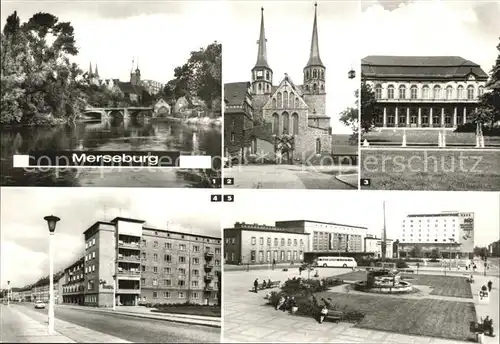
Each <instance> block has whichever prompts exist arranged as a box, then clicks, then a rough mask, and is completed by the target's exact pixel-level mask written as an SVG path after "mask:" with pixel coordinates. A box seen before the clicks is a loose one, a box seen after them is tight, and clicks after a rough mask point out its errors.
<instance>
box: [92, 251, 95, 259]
mask: <svg viewBox="0 0 500 344" xmlns="http://www.w3.org/2000/svg"><path fill="white" fill-rule="evenodd" d="M94 258H95V251H94V252H92V259H94Z"/></svg>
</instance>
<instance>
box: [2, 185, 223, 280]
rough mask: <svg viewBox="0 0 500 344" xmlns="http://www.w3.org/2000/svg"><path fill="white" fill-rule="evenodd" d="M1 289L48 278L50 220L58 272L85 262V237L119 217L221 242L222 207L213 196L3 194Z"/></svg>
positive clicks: (179, 192) (95, 191)
mask: <svg viewBox="0 0 500 344" xmlns="http://www.w3.org/2000/svg"><path fill="white" fill-rule="evenodd" d="M1 192H2V202H1V218H0V225H1V229H2V230H1V237H0V238H1V270H0V271H1V276H0V287H1V288H6V286H7V281H11V286H13V287H21V286H24V285H26V284H30V283H34V282H36V281H37V280H38V279H39V278H41V277H45V276H48V275H49V267H48V242H49V240H48V236H49V231H48V228H47V223H46V222H45V220H44V219H43V218H44V217H45V216H47V215H51V214H53V215H55V216H58V217H60V218H61V221H60V222H59V223H58V224H57V228H56V231H55V240H54V241H55V249H54V252H55V256H54V270H55V271H59V270H61V269H64V268H65V267H67V266H68V265H70V264H71V263H73V262H74V261H76V260H77V259H78V258H79V256H80V257H81V256H83V252H84V249H85V241H84V237H83V232H84V231H85V230H86V229H88V228H89V227H90V226H91V225H92V224H94V223H95V222H96V221H104V220H108V221H110V220H112V219H113V218H115V217H116V216H122V217H132V218H137V219H140V220H144V221H146V225H147V226H151V227H153V228H159V229H166V228H167V226H168V228H169V229H170V230H173V231H180V232H186V233H197V234H201V235H207V236H213V237H221V231H220V228H221V227H220V226H221V223H220V220H221V218H220V209H221V205H220V203H213V202H210V190H198V189H136V188H132V189H126V188H121V189H114V188H80V189H78V190H76V189H74V188H2V190H1Z"/></svg>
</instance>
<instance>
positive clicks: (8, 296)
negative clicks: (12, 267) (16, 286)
mask: <svg viewBox="0 0 500 344" xmlns="http://www.w3.org/2000/svg"><path fill="white" fill-rule="evenodd" d="M9 299H10V281H7V306H10V300H9Z"/></svg>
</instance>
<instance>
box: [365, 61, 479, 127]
mask: <svg viewBox="0 0 500 344" xmlns="http://www.w3.org/2000/svg"><path fill="white" fill-rule="evenodd" d="M361 70H362V79H363V80H364V81H366V83H367V84H368V85H370V86H371V88H372V90H373V91H374V92H375V97H376V99H377V106H378V109H379V111H378V113H379V115H378V116H377V117H376V118H375V123H374V124H375V126H376V127H382V128H385V127H390V128H398V127H400V128H456V127H457V126H458V125H462V124H465V123H467V122H468V121H469V120H470V119H471V116H472V113H473V112H474V110H475V109H476V108H477V106H478V98H479V97H480V96H481V95H482V94H483V92H484V86H485V83H486V81H487V79H488V75H487V74H486V73H485V72H484V71H483V70H482V69H481V67H480V66H479V65H478V64H476V63H474V62H472V61H469V60H466V59H464V58H462V57H459V56H367V57H365V58H364V59H363V60H362V63H361Z"/></svg>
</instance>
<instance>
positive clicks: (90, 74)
mask: <svg viewBox="0 0 500 344" xmlns="http://www.w3.org/2000/svg"><path fill="white" fill-rule="evenodd" d="M92 75H93V73H92V62H89V77H92Z"/></svg>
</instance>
